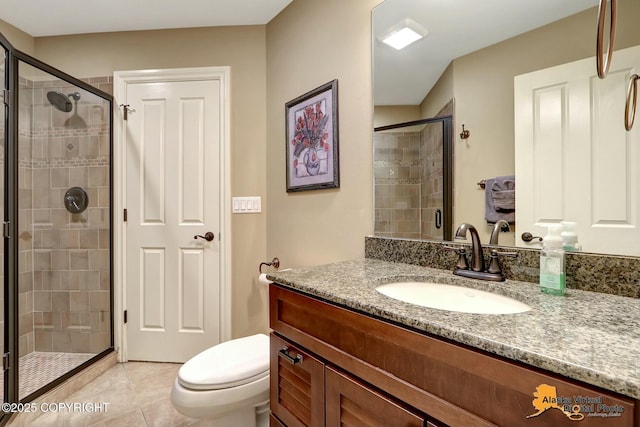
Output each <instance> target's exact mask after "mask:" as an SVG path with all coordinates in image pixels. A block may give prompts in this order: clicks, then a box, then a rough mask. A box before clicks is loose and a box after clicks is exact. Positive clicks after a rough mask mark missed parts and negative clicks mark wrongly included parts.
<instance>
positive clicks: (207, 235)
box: [193, 231, 216, 242]
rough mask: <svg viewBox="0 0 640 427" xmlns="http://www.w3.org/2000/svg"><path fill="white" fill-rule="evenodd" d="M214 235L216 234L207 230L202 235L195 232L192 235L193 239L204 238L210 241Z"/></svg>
mask: <svg viewBox="0 0 640 427" xmlns="http://www.w3.org/2000/svg"><path fill="white" fill-rule="evenodd" d="M214 237H216V236H215V235H214V234H213V233H212V232H210V231H207V232H206V233H204V236H201V235H199V234H196V235H195V236H193V238H194V239H197V238H201V239H204V240H206V241H207V242H210V241H212V240H213V238H214Z"/></svg>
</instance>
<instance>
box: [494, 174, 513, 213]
mask: <svg viewBox="0 0 640 427" xmlns="http://www.w3.org/2000/svg"><path fill="white" fill-rule="evenodd" d="M491 197H493V207H494V209H495V210H496V211H498V212H502V211H513V210H515V208H516V177H515V176H499V177H496V178H495V181H494V182H493V185H492V186H491Z"/></svg>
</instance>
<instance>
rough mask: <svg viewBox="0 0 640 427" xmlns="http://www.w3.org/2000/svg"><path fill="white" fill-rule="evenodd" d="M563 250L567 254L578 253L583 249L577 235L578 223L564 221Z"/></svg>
mask: <svg viewBox="0 0 640 427" xmlns="http://www.w3.org/2000/svg"><path fill="white" fill-rule="evenodd" d="M560 224H562V233H560V237H562V249H563V250H564V251H565V252H578V251H580V250H581V249H582V245H581V244H580V242H578V235H577V234H576V223H575V222H571V221H562V222H561V223H560Z"/></svg>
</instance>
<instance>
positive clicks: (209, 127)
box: [123, 79, 226, 362]
mask: <svg viewBox="0 0 640 427" xmlns="http://www.w3.org/2000/svg"><path fill="white" fill-rule="evenodd" d="M222 83H223V82H222V80H221V79H211V80H200V81H198V80H195V81H164V82H162V81H156V82H145V81H142V82H130V83H128V84H127V85H126V104H127V105H128V109H129V112H128V114H127V116H128V117H127V121H126V123H125V125H124V126H125V132H126V136H125V139H126V147H125V163H126V179H125V186H126V188H125V192H126V198H125V205H126V206H125V207H126V210H127V221H126V223H125V224H126V225H125V231H126V233H125V236H126V239H125V240H126V245H125V254H126V259H125V262H126V267H125V271H124V273H123V274H124V279H125V284H126V294H125V301H126V305H125V306H126V310H127V314H128V316H127V317H128V322H127V324H126V326H125V328H126V349H127V359H128V360H147V361H166V362H168V361H171V362H184V361H186V360H188V359H189V358H191V357H192V356H193V355H195V354H197V353H198V352H200V351H202V350H204V349H206V348H208V347H210V346H212V345H215V344H217V343H219V342H221V341H222V340H223V336H222V335H223V334H222V333H221V313H222V312H223V310H222V309H221V304H222V298H221V295H222V292H221V290H222V289H221V284H222V281H223V280H224V277H223V275H222V274H221V271H222V267H223V266H222V265H221V263H222V262H223V260H224V257H223V253H222V246H221V240H220V233H221V231H222V229H223V228H224V227H223V218H221V215H224V211H223V210H222V209H221V202H222V200H221V199H222V197H223V195H222V194H221V188H223V186H222V185H221V167H220V165H221V164H224V162H222V163H221V155H222V153H223V150H222V143H223V139H224V138H225V132H224V123H223V122H222V118H223V117H224V114H226V113H225V112H224V111H223V108H224V93H225V90H224V88H223V87H222ZM206 232H212V233H213V234H214V236H215V237H214V239H213V240H212V241H210V242H208V241H206V240H204V239H202V238H195V236H197V235H201V236H203V235H205V233H206Z"/></svg>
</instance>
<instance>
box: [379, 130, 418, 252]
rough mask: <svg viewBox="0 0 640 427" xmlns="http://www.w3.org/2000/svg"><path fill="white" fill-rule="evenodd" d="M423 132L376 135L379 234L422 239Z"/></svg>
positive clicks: (380, 133) (381, 133)
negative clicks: (421, 143)
mask: <svg viewBox="0 0 640 427" xmlns="http://www.w3.org/2000/svg"><path fill="white" fill-rule="evenodd" d="M420 139H421V137H420V132H375V133H374V134H373V177H374V183H375V185H374V193H375V230H374V232H375V234H376V235H377V236H383V237H403V238H408V239H418V238H420V187H421V183H420V180H421V178H420V175H421V169H422V167H421V165H420Z"/></svg>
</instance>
